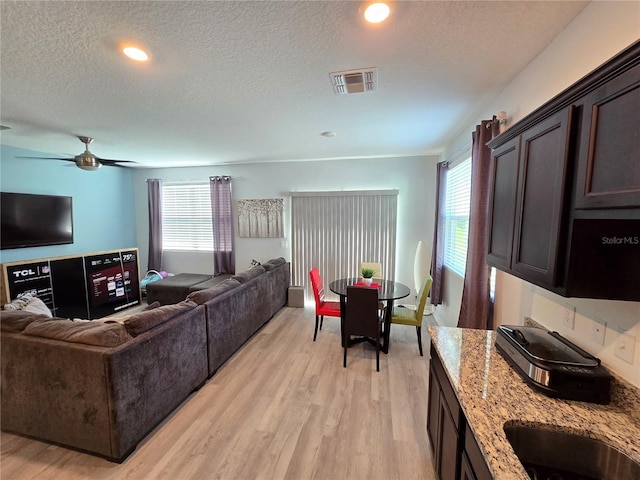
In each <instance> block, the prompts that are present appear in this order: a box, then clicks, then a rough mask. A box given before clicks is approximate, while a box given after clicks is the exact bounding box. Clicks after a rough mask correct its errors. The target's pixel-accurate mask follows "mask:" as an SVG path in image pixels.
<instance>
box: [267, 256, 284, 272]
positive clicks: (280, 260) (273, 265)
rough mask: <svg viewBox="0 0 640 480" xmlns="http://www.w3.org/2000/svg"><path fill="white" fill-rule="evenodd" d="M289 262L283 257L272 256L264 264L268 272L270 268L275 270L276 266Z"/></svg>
mask: <svg viewBox="0 0 640 480" xmlns="http://www.w3.org/2000/svg"><path fill="white" fill-rule="evenodd" d="M284 263H287V261H286V260H285V259H284V258H283V257H278V258H272V259H271V260H269V261H268V262H265V263H263V264H262V266H263V267H264V269H265V270H266V271H267V272H268V271H269V270H273V269H274V268H276V267H278V266H280V265H282V264H284Z"/></svg>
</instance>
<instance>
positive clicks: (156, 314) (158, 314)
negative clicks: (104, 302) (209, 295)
mask: <svg viewBox="0 0 640 480" xmlns="http://www.w3.org/2000/svg"><path fill="white" fill-rule="evenodd" d="M196 306H197V305H196V304H195V303H194V302H192V301H190V300H183V301H182V302H180V303H175V304H173V305H163V306H161V307H158V308H153V309H151V310H144V311H142V312H139V313H134V314H133V315H129V316H127V317H124V318H122V319H120V320H119V322H120V323H122V324H123V325H124V327H125V328H126V329H127V332H129V335H131V336H132V337H137V336H138V335H140V334H142V333H144V332H146V331H148V330H151V329H152V328H154V327H157V326H158V325H162V324H163V323H164V322H166V321H169V320H171V319H172V318H173V317H175V316H176V315H179V314H181V313H183V312H186V311H188V310H191V309H193V308H195V307H196Z"/></svg>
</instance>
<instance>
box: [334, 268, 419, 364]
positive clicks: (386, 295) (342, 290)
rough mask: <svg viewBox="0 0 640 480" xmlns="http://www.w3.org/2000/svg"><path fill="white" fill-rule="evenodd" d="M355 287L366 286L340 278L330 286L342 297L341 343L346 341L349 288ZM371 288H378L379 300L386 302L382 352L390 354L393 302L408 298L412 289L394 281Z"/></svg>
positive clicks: (379, 283) (378, 283)
mask: <svg viewBox="0 0 640 480" xmlns="http://www.w3.org/2000/svg"><path fill="white" fill-rule="evenodd" d="M353 285H356V286H365V284H364V283H363V282H362V279H360V278H340V279H338V280H334V281H333V282H331V283H330V284H329V290H331V291H332V292H333V293H335V294H337V295H339V296H340V336H341V337H343V339H342V340H341V341H344V335H343V331H344V312H345V304H346V301H347V287H350V286H353ZM371 286H372V287H376V288H378V300H380V301H381V302H386V306H385V309H384V330H383V336H382V345H381V346H380V350H382V351H383V352H384V353H389V333H390V329H391V317H392V316H393V302H394V300H398V299H400V298H404V297H408V296H409V294H410V293H411V289H410V288H409V287H407V286H406V285H404V284H402V283H400V282H394V281H393V280H376V281H374V282H373V283H372V284H371ZM343 346H344V345H343Z"/></svg>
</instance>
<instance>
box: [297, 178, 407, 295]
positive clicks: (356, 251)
mask: <svg viewBox="0 0 640 480" xmlns="http://www.w3.org/2000/svg"><path fill="white" fill-rule="evenodd" d="M291 195H292V198H291V269H292V281H293V284H294V285H305V286H306V288H305V299H306V300H308V301H312V300H313V293H312V291H311V287H310V285H309V271H310V270H311V269H312V268H313V267H318V269H319V271H320V274H321V276H322V279H323V283H324V290H325V294H326V296H327V297H328V298H332V297H335V298H336V299H337V297H336V296H335V295H333V294H332V293H331V291H330V290H329V283H331V282H332V281H333V280H336V279H338V278H342V277H358V276H359V271H358V268H359V265H360V262H379V263H381V264H382V276H383V277H384V278H386V279H389V280H393V279H394V278H395V254H396V225H397V209H398V207H397V205H398V191H397V190H387V191H375V192H366V191H359V192H292V194H291Z"/></svg>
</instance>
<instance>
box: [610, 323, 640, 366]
mask: <svg viewBox="0 0 640 480" xmlns="http://www.w3.org/2000/svg"><path fill="white" fill-rule="evenodd" d="M635 352H636V337H634V336H633V335H631V334H630V333H625V332H623V331H620V337H619V338H618V339H617V340H616V349H615V354H616V357H618V358H621V359H622V360H624V361H625V362H627V363H630V364H631V365H633V356H634V354H635Z"/></svg>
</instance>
